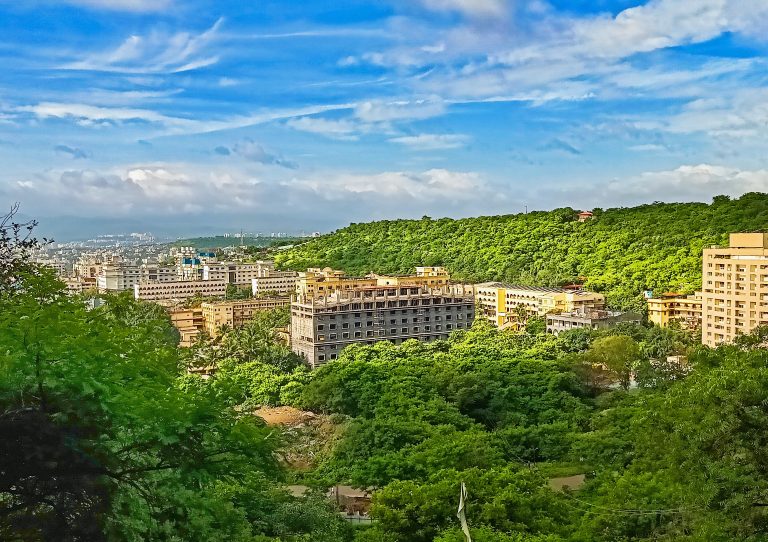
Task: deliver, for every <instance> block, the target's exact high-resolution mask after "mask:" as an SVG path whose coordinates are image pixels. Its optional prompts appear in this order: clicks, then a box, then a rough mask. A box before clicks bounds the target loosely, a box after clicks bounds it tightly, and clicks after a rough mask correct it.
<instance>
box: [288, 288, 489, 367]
mask: <svg viewBox="0 0 768 542" xmlns="http://www.w3.org/2000/svg"><path fill="white" fill-rule="evenodd" d="M474 317H475V303H474V296H473V294H472V288H471V287H467V286H463V285H443V286H439V287H434V288H431V287H429V286H426V285H419V284H411V285H405V284H400V285H366V286H362V287H358V288H354V289H346V288H345V289H339V290H336V291H334V292H332V293H330V294H328V295H317V296H301V295H297V296H296V297H295V298H294V301H293V302H292V303H291V333H290V336H291V348H292V350H293V351H294V352H296V353H297V354H299V355H300V356H302V357H303V358H304V359H305V360H306V362H307V364H308V365H309V366H310V367H312V368H315V367H318V366H320V365H323V364H324V363H326V362H327V361H330V360H333V359H336V358H337V357H338V355H339V352H341V350H342V349H343V348H344V347H345V346H347V345H350V344H355V343H362V344H373V343H374V342H376V341H383V340H388V341H391V342H393V343H395V344H399V343H401V342H403V341H405V340H408V339H418V340H421V341H434V340H438V339H445V338H447V337H448V334H449V333H451V331H453V330H456V329H467V328H469V327H470V326H471V325H472V321H473V320H474Z"/></svg>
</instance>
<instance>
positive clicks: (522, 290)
mask: <svg viewBox="0 0 768 542" xmlns="http://www.w3.org/2000/svg"><path fill="white" fill-rule="evenodd" d="M475 300H476V302H477V307H478V311H480V316H481V317H483V318H485V319H486V320H488V321H489V322H491V323H492V324H493V325H494V326H496V327H499V328H508V327H515V326H517V325H519V324H520V323H521V321H522V320H524V319H526V318H529V317H531V316H543V315H545V314H547V313H549V312H585V311H590V310H602V309H604V308H605V297H604V296H603V295H602V294H598V293H594V292H587V291H584V290H571V289H564V288H546V287H539V286H518V285H513V284H506V283H502V282H484V283H482V284H476V285H475Z"/></svg>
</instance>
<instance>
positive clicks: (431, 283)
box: [296, 267, 451, 299]
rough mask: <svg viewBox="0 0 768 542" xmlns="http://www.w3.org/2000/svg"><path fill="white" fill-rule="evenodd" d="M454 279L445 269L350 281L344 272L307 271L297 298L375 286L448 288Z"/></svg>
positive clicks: (298, 286)
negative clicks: (446, 286)
mask: <svg viewBox="0 0 768 542" xmlns="http://www.w3.org/2000/svg"><path fill="white" fill-rule="evenodd" d="M450 279H451V276H450V274H449V273H448V271H447V270H446V269H445V268H444V267H417V268H416V273H415V274H414V275H404V276H393V275H376V274H371V275H368V276H366V277H363V278H358V277H347V276H346V273H344V271H337V270H334V269H331V268H330V267H326V268H325V269H317V268H312V269H307V271H306V272H303V273H299V276H298V280H297V281H296V295H297V296H298V297H299V298H300V299H311V298H313V297H317V296H326V295H329V294H331V293H333V292H339V291H352V290H356V289H359V288H369V287H372V286H399V285H413V286H428V287H439V286H445V285H447V284H448V283H449V282H450Z"/></svg>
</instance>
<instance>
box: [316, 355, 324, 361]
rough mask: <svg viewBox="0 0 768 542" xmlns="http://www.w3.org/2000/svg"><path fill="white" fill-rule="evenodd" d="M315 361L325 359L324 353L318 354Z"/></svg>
mask: <svg viewBox="0 0 768 542" xmlns="http://www.w3.org/2000/svg"><path fill="white" fill-rule="evenodd" d="M317 361H325V354H319V355H318V356H317Z"/></svg>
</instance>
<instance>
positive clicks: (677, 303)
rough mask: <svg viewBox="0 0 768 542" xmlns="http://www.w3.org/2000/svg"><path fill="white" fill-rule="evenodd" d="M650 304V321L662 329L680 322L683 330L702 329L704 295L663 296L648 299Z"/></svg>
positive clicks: (698, 293)
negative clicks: (671, 323) (672, 323)
mask: <svg viewBox="0 0 768 542" xmlns="http://www.w3.org/2000/svg"><path fill="white" fill-rule="evenodd" d="M646 301H647V303H648V321H649V322H651V323H653V324H656V325H658V326H661V327H667V326H669V323H670V322H673V321H675V322H679V323H680V326H681V327H682V328H683V329H700V328H701V314H702V313H701V307H702V302H703V299H702V294H701V292H695V293H694V294H693V295H680V294H674V293H669V294H662V295H661V296H659V297H651V298H648V299H646Z"/></svg>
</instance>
